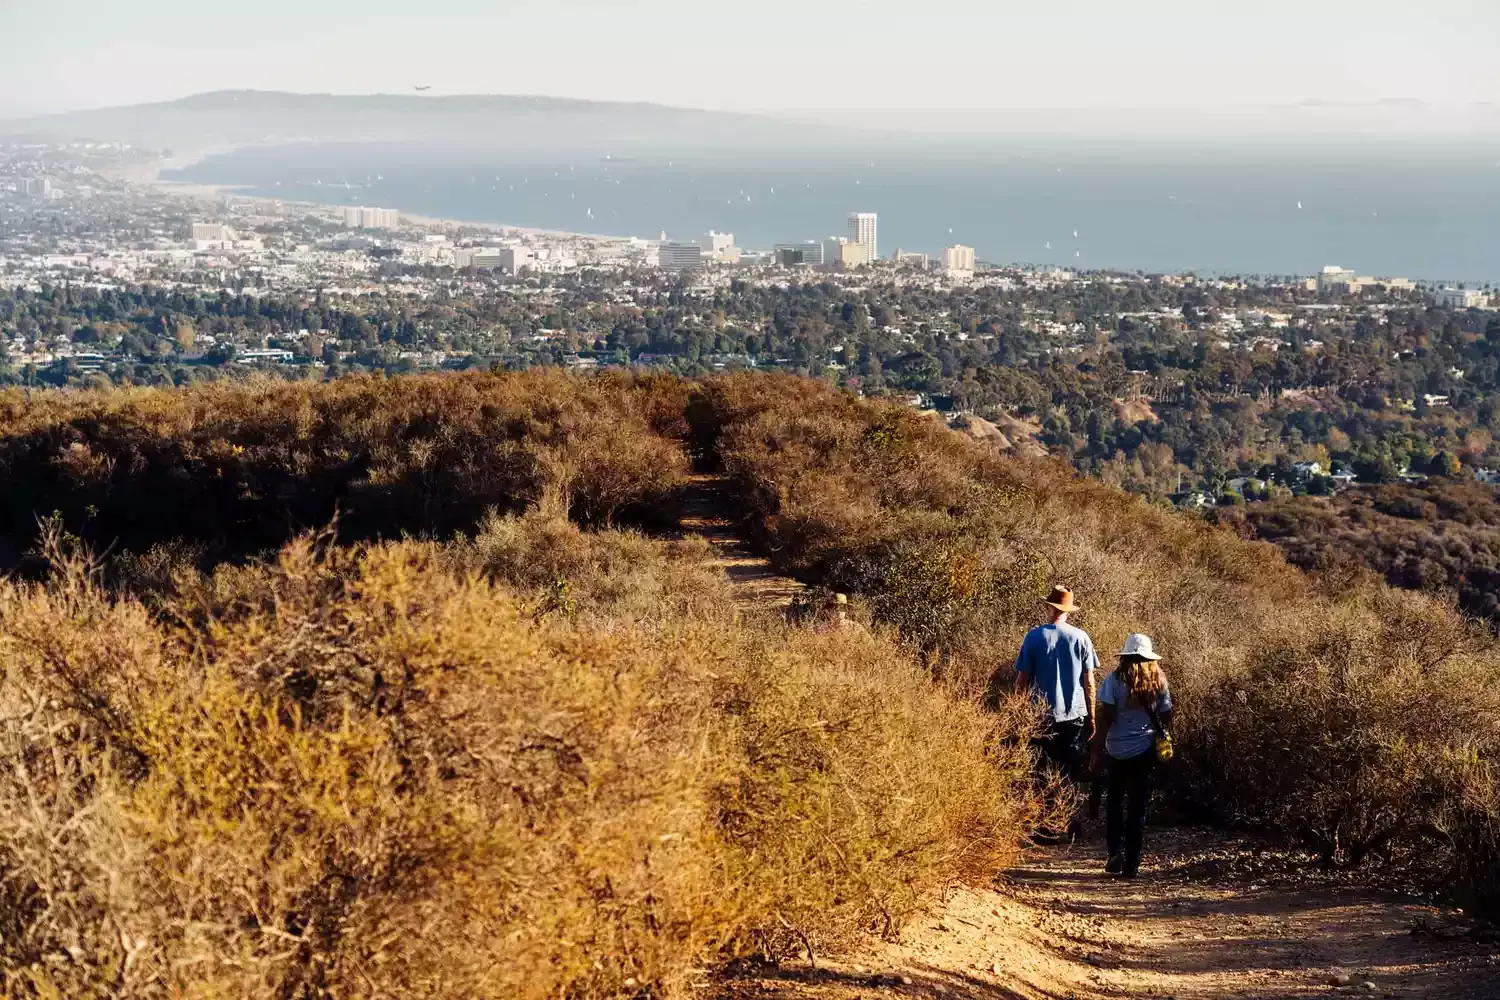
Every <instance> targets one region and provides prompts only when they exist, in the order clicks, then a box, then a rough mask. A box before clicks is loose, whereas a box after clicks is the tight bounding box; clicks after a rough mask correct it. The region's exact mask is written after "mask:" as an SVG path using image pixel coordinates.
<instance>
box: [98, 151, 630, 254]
mask: <svg viewBox="0 0 1500 1000" xmlns="http://www.w3.org/2000/svg"><path fill="white" fill-rule="evenodd" d="M224 151H225V150H220V149H215V150H207V151H204V152H202V153H194V154H188V155H187V156H184V157H174V158H172V159H171V160H156V161H154V162H153V163H152V164H149V165H147V164H143V165H142V166H141V167H140V168H139V169H138V170H136V171H126V172H124V175H122V177H121V179H122V180H124V181H125V183H127V184H131V185H136V186H140V187H144V188H148V189H150V190H152V191H154V192H156V193H158V194H164V195H168V196H171V197H178V198H186V199H189V200H192V201H198V202H211V203H218V202H223V201H227V200H229V199H235V200H238V201H249V202H255V203H257V204H263V205H279V206H292V207H295V208H299V209H307V210H309V211H311V212H314V213H316V214H320V215H327V216H329V217H335V216H338V215H340V214H341V212H342V210H343V206H342V205H337V204H332V203H329V202H321V201H307V200H305V199H300V198H276V197H273V196H271V195H266V194H247V193H245V192H247V191H253V190H255V187H254V185H250V184H202V183H198V182H195V181H176V180H169V179H166V178H163V177H162V176H161V173H162V171H163V170H167V169H174V170H176V169H182V168H183V167H187V166H191V165H192V164H193V163H196V162H199V161H200V160H202V159H205V158H207V157H209V156H213V155H217V154H219V153H222V152H224ZM169 164H170V166H169ZM132 173H133V174H135V176H129V174H132ZM380 207H382V208H384V207H390V208H394V209H395V210H396V212H397V213H399V214H400V216H401V223H402V225H410V226H415V227H417V228H423V229H435V230H447V231H451V230H464V229H469V230H477V231H480V232H490V233H496V234H499V235H506V236H541V237H549V238H552V239H573V240H593V241H599V242H615V243H619V242H624V241H627V240H631V239H634V237H631V236H611V235H606V234H604V233H578V232H573V231H571V230H565V229H538V228H535V227H532V226H516V225H510V224H507V223H503V222H481V221H476V220H472V219H450V218H440V217H438V216H433V215H421V214H417V213H413V212H408V211H406V210H405V209H403V208H401V207H400V206H399V205H391V206H380Z"/></svg>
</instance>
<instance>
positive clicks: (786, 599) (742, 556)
mask: <svg viewBox="0 0 1500 1000" xmlns="http://www.w3.org/2000/svg"><path fill="white" fill-rule="evenodd" d="M678 503H679V508H680V512H681V513H680V523H681V525H682V530H683V532H684V533H688V534H694V535H701V536H702V537H704V538H706V539H707V540H708V543H709V544H710V545H712V546H713V549H714V558H713V560H712V565H714V566H717V567H719V568H720V569H722V570H723V571H724V575H726V576H727V577H729V581H730V583H731V584H732V585H733V588H734V594H735V599H736V600H738V601H739V602H740V603H742V604H747V605H754V606H757V607H765V608H773V607H774V608H780V607H785V606H787V605H788V604H790V603H791V602H792V601H793V600H795V599H796V598H797V597H799V596H801V594H802V593H803V592H804V591H805V590H806V588H805V587H804V586H803V585H802V584H801V583H799V582H797V581H796V580H793V579H791V578H790V577H785V576H780V575H778V574H777V572H776V571H775V570H774V569H772V568H771V561H770V560H769V559H767V558H765V557H764V556H760V555H757V554H756V553H755V552H754V551H753V550H752V549H751V548H750V546H749V545H747V544H746V543H745V541H744V540H743V539H742V538H741V537H740V536H739V534H738V533H737V532H736V530H735V525H734V522H733V520H731V514H732V512H733V509H734V505H733V504H732V503H731V502H730V499H729V491H728V485H727V479H726V477H724V476H719V475H711V474H696V475H693V476H690V477H688V483H687V486H686V487H685V488H684V489H683V490H682V492H681V494H680V496H679V500H678Z"/></svg>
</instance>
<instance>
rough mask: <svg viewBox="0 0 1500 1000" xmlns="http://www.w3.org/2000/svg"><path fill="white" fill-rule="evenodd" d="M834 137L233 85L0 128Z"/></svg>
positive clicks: (185, 142) (559, 106)
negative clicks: (229, 88)
mask: <svg viewBox="0 0 1500 1000" xmlns="http://www.w3.org/2000/svg"><path fill="white" fill-rule="evenodd" d="M836 134H840V133H838V130H834V129H831V128H829V127H826V126H824V127H813V126H809V125H800V124H794V123H788V122H782V121H776V120H774V119H770V118H764V117H760V116H755V115H744V114H730V113H724V112H715V111H697V110H692V109H687V108H674V107H666V106H664V105H658V104H626V103H612V102H605V101H580V100H569V99H565V98H555V97H529V96H510V95H480V94H473V95H455V96H437V97H429V96H426V95H396V94H369V95H335V94H293V93H282V92H277V91H256V90H234V91H215V92H212V93H206V94H197V95H194V96H191V97H185V98H182V99H180V100H176V101H166V102H161V103H155V104H138V105H131V106H126V107H117V108H103V109H99V110H93V111H78V112H71V113H67V114H60V115H51V116H47V117H42V118H34V119H27V120H15V121H10V122H0V135H27V136H37V137H46V138H63V139H92V140H104V141H123V142H128V143H132V144H134V145H137V146H143V147H146V148H153V149H173V150H178V151H183V150H201V149H209V148H216V147H223V146H243V145H254V144H262V143H265V144H274V143H285V142H321V143H337V142H360V143H423V144H429V145H438V146H443V147H452V148H463V149H469V150H474V149H487V150H490V149H492V150H497V151H510V152H521V151H528V150H547V151H558V152H565V151H572V150H594V151H597V153H598V155H603V153H604V152H605V151H609V150H612V151H613V153H614V154H615V155H619V154H620V153H622V152H628V151H629V150H631V149H633V148H637V147H650V148H675V147H678V146H682V145H686V144H691V145H694V146H696V147H702V148H713V147H722V146H733V147H736V148H746V147H749V146H752V145H755V144H765V143H770V144H782V143H788V142H793V141H796V142H800V143H806V142H811V141H815V140H817V139H819V138H820V137H828V136H831V135H836Z"/></svg>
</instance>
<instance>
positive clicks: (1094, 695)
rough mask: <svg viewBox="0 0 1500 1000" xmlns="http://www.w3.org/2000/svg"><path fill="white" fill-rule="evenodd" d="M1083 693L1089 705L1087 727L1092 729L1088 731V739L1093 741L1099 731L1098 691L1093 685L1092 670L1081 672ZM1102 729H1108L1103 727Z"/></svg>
mask: <svg viewBox="0 0 1500 1000" xmlns="http://www.w3.org/2000/svg"><path fill="white" fill-rule="evenodd" d="M1083 691H1084V697H1086V698H1087V699H1088V703H1089V726H1090V727H1092V728H1090V729H1089V739H1093V738H1094V737H1095V736H1097V735H1098V734H1099V729H1100V727H1099V705H1098V690H1097V685H1095V683H1094V671H1093V670H1085V671H1084V672H1083ZM1104 728H1105V729H1108V728H1109V727H1108V726H1105V727H1104Z"/></svg>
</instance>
